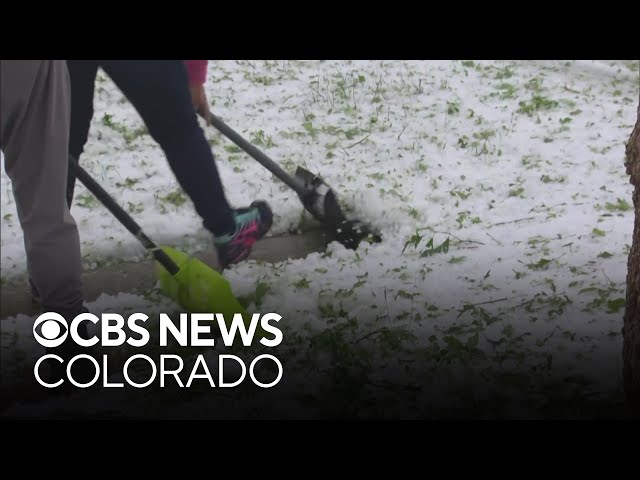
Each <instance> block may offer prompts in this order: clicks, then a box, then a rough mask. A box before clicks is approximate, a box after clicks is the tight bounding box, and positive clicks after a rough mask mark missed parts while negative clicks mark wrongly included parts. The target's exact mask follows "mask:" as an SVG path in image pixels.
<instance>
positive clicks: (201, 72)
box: [184, 60, 209, 86]
mask: <svg viewBox="0 0 640 480" xmlns="http://www.w3.org/2000/svg"><path fill="white" fill-rule="evenodd" d="M184 63H185V66H186V67H187V73H188V74H189V85H191V86H199V85H204V83H205V82H206V81H207V66H208V65H209V60H185V61H184Z"/></svg>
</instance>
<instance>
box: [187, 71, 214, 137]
mask: <svg viewBox="0 0 640 480" xmlns="http://www.w3.org/2000/svg"><path fill="white" fill-rule="evenodd" d="M184 64H185V66H186V68H187V73H188V74H189V91H190V92H191V101H192V103H193V107H194V108H195V109H196V112H198V114H199V115H200V116H202V117H203V118H204V119H205V120H206V122H207V124H209V120H210V118H211V117H210V113H209V102H208V101H207V94H206V93H205V90H204V84H205V82H206V81H207V67H208V66H209V61H208V60H184Z"/></svg>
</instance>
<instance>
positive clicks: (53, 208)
mask: <svg viewBox="0 0 640 480" xmlns="http://www.w3.org/2000/svg"><path fill="white" fill-rule="evenodd" d="M0 63H1V65H2V68H1V79H0V80H1V81H0V90H1V95H0V96H1V100H0V103H1V105H2V107H1V108H0V142H1V147H2V151H3V152H4V155H5V169H6V172H7V175H8V177H9V178H10V179H11V182H12V187H13V192H14V197H15V201H16V209H17V213H18V218H19V221H20V225H21V227H22V230H23V235H24V244H25V250H26V255H27V268H28V271H29V274H30V277H31V279H32V281H33V283H34V285H35V287H36V288H37V290H38V293H39V295H40V299H41V303H42V306H43V308H44V309H45V311H56V312H60V313H61V314H63V315H73V314H75V313H76V312H80V311H81V310H82V308H83V300H84V296H83V288H82V280H81V268H82V258H81V254H80V240H79V235H78V228H77V225H76V223H75V221H74V219H73V217H72V216H71V214H70V213H69V208H68V206H67V202H66V196H65V192H66V184H67V167H68V141H69V75H68V71H67V66H66V64H65V62H64V61H63V60H29V61H9V60H2V61H1V62H0Z"/></svg>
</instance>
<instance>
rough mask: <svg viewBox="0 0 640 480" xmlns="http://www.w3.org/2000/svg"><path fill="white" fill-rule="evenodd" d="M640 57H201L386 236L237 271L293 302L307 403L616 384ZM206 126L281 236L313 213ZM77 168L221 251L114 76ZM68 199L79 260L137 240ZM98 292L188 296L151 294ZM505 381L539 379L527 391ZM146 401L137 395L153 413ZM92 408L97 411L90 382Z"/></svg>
mask: <svg viewBox="0 0 640 480" xmlns="http://www.w3.org/2000/svg"><path fill="white" fill-rule="evenodd" d="M638 69H639V64H638V61H606V62H605V61H522V62H517V61H406V62H405V61H321V62H317V61H306V62H305V61H222V62H217V61H216V62H214V61H212V62H210V66H209V77H208V81H207V84H206V89H207V93H208V95H209V99H210V101H211V102H212V104H213V106H212V109H213V111H214V112H215V113H216V114H217V115H219V116H220V117H221V118H222V119H224V120H225V122H226V123H227V124H229V125H230V126H231V127H232V128H234V129H236V130H237V131H238V132H239V133H241V134H242V135H243V136H245V137H246V138H248V139H250V140H251V141H252V142H253V143H254V144H255V145H256V146H258V147H259V148H261V149H263V150H264V151H265V152H266V153H267V154H268V155H269V156H271V157H272V158H274V159H275V160H276V161H278V162H279V163H280V164H281V165H282V166H283V167H284V168H285V169H288V170H290V171H293V168H294V166H295V165H302V166H304V167H305V168H307V169H309V170H310V171H312V172H315V173H319V174H321V175H322V177H323V178H324V179H325V180H326V181H327V183H328V184H329V185H331V186H332V187H333V188H334V189H335V191H336V193H337V194H338V195H339V198H340V202H341V204H342V205H343V206H345V207H346V209H347V210H348V211H349V212H352V215H353V216H357V217H359V218H362V219H364V220H367V221H369V222H370V223H372V224H374V225H375V226H377V227H378V228H380V229H381V231H382V234H383V236H384V241H383V242H382V243H380V244H376V245H363V246H361V247H360V248H359V249H358V250H357V251H350V250H345V249H344V248H343V247H342V246H341V245H339V244H331V245H330V246H329V248H328V250H327V251H326V252H323V253H313V254H310V255H309V256H307V257H306V258H304V259H299V260H290V261H284V262H281V263H277V264H270V263H261V262H256V261H249V262H245V263H242V264H240V265H237V266H235V267H233V268H231V269H230V270H229V271H227V273H226V277H227V279H228V280H229V281H230V283H231V285H232V288H233V290H234V292H235V293H236V294H237V295H238V296H240V297H243V298H244V299H245V301H246V302H247V304H248V305H249V309H250V310H252V311H259V312H266V311H275V312H278V313H280V314H281V315H282V316H283V320H282V321H281V322H280V324H281V325H280V326H281V327H282V328H283V329H284V338H285V341H284V344H283V346H282V347H281V348H279V350H278V352H279V353H278V354H279V355H280V358H282V359H283V364H284V366H285V376H286V378H287V382H290V383H289V385H292V386H295V388H292V389H291V391H293V392H296V402H297V403H296V405H298V406H299V410H298V411H297V412H298V413H297V414H300V415H306V414H312V413H313V414H319V415H320V414H332V413H335V414H338V412H340V414H357V415H360V416H368V415H388V416H393V415H394V414H399V412H403V413H405V414H410V415H430V414H436V413H435V412H445V411H446V412H451V413H452V414H454V415H455V412H456V411H461V409H464V410H465V411H474V412H476V413H477V414H478V415H485V414H486V415H492V414H499V415H503V414H504V415H511V414H514V415H518V414H524V412H529V413H530V412H535V414H540V415H544V414H546V413H549V414H580V413H584V412H591V411H595V410H594V409H597V408H598V404H599V403H598V402H600V401H605V400H607V401H610V400H611V399H612V398H613V399H619V398H620V395H621V382H620V373H619V372H620V369H621V363H622V362H621V355H620V352H621V344H622V341H621V338H622V337H621V327H622V312H623V310H624V298H625V280H626V262H627V255H628V252H629V248H630V242H631V232H632V225H633V223H632V222H633V216H632V215H633V212H632V205H631V185H630V183H629V178H628V176H627V175H626V174H625V170H624V145H625V142H626V141H627V139H628V138H629V135H630V133H631V130H632V128H633V124H634V122H635V116H636V107H637V104H638V96H639V89H640V87H639V85H638V83H639V82H638ZM205 131H206V135H207V138H208V139H209V141H210V144H211V147H212V149H213V151H214V153H215V155H216V157H217V161H218V166H219V169H220V172H221V175H222V177H223V181H224V183H225V187H226V191H227V195H228V197H229V199H230V201H231V202H232V203H233V204H235V205H237V206H241V205H246V204H248V203H250V202H251V201H252V200H254V199H257V198H263V199H266V200H268V201H269V202H270V203H271V205H272V207H273V210H274V213H275V218H274V225H273V229H272V232H271V234H273V235H277V234H284V233H287V232H290V233H293V234H294V233H295V232H296V231H299V230H300V229H304V228H307V226H308V225H309V224H310V223H311V221H310V219H309V215H308V213H306V211H305V210H304V208H303V207H302V206H301V204H300V201H299V199H298V197H297V196H296V194H295V193H294V192H292V191H291V190H290V189H288V187H286V186H285V185H284V184H283V183H282V182H280V181H279V180H277V179H276V178H274V177H273V176H272V175H271V174H270V173H269V172H268V171H267V170H265V169H264V168H263V167H262V166H260V165H259V164H258V163H257V162H255V161H254V160H252V159H251V158H250V157H248V156H247V155H245V154H244V153H243V152H242V151H241V150H239V149H238V148H237V147H235V146H234V145H233V144H232V143H231V142H229V141H228V140H226V139H225V138H224V137H222V136H221V135H220V134H218V133H217V132H216V131H215V130H213V129H205ZM82 163H83V165H84V167H85V168H86V169H87V170H88V171H89V172H90V173H92V174H93V175H95V177H96V178H97V179H98V181H100V182H101V184H102V185H103V186H105V188H106V189H107V190H108V191H110V192H111V193H113V194H114V195H116V196H117V198H118V200H119V201H120V202H121V204H122V205H124V206H125V207H126V209H127V210H128V211H129V212H131V213H132V214H133V215H134V217H135V218H136V219H138V221H139V223H141V224H142V225H143V228H144V229H145V231H146V232H147V233H148V234H149V236H151V237H152V238H154V239H155V240H157V241H158V242H159V243H163V244H170V245H173V246H176V247H178V248H180V249H182V250H183V251H196V250H201V249H203V248H210V246H211V238H210V236H209V235H208V233H207V232H206V231H204V230H203V228H202V226H201V222H200V220H199V218H198V217H197V215H196V214H195V212H194V210H193V207H192V205H191V203H190V201H189V199H188V198H187V197H186V196H185V195H184V193H183V192H182V191H181V190H180V188H179V186H178V185H177V183H176V180H175V177H174V176H173V175H172V173H171V171H170V169H169V167H168V165H167V162H166V160H165V159H164V156H163V154H162V151H161V150H160V148H159V147H158V146H157V145H156V144H155V143H154V141H153V140H152V139H151V138H150V136H149V135H148V133H147V131H146V129H145V126H144V124H143V123H142V121H141V119H140V117H139V116H138V115H137V113H136V112H135V110H134V109H133V107H132V106H131V105H130V104H129V103H128V102H127V101H126V99H125V98H124V97H123V95H122V94H121V93H120V92H119V90H118V89H117V88H116V87H115V86H114V85H113V84H112V83H111V81H110V80H109V79H108V77H106V76H105V75H104V74H103V73H102V72H101V73H100V74H99V77H98V81H97V85H96V100H95V116H94V119H93V123H92V126H91V132H90V138H89V142H88V145H87V147H86V150H85V153H84V155H83V157H82ZM1 188H2V192H3V195H2V220H1V221H2V244H1V247H2V282H3V283H7V282H8V283H11V282H25V268H26V266H25V256H24V247H23V243H22V235H21V230H20V227H19V224H18V221H17V217H16V212H15V204H14V202H13V197H12V194H11V186H10V182H9V180H8V178H7V176H6V174H4V171H3V174H2V178H1ZM73 214H74V216H75V218H76V219H77V221H78V224H79V227H80V236H81V240H82V251H83V256H84V263H85V268H86V269H88V270H90V269H95V268H100V267H101V266H103V265H105V264H109V263H114V262H115V263H117V262H122V261H132V260H133V261H135V260H136V259H140V258H143V257H146V253H145V252H144V251H143V249H142V248H141V247H140V245H139V244H138V242H137V241H136V240H135V239H134V238H133V237H132V236H131V235H130V234H129V233H128V232H127V231H126V230H125V229H124V228H122V227H121V226H120V225H119V224H118V223H117V222H116V221H115V220H114V218H113V217H112V216H111V214H110V213H109V212H108V211H107V210H106V209H104V208H103V207H102V206H101V205H100V203H99V202H98V201H97V200H96V199H95V198H94V197H93V196H92V195H91V194H90V193H88V192H87V191H86V190H85V189H84V187H83V186H82V185H79V186H78V187H77V190H76V197H75V206H74V208H73ZM283 299H286V302H283ZM88 306H89V308H92V309H107V308H108V309H112V310H116V311H119V312H126V311H127V309H128V310H129V311H134V310H136V309H138V310H139V309H143V311H145V312H149V313H151V312H154V311H156V312H160V311H172V310H175V309H176V306H175V305H172V304H171V303H170V302H169V301H168V300H166V299H164V298H162V297H161V296H160V295H158V293H157V292H155V291H153V290H151V291H149V292H148V294H147V295H145V296H139V295H130V294H124V293H123V294H121V295H118V296H106V295H105V296H103V297H101V298H100V299H99V300H98V301H96V302H95V303H93V304H89V305H88ZM30 321H31V322H32V319H29V318H27V317H26V316H20V315H19V316H17V317H15V318H12V319H7V320H4V321H2V348H3V358H4V359H6V358H12V359H15V364H14V365H13V366H12V369H13V371H14V372H15V373H16V374H18V373H19V372H21V371H22V372H24V371H25V370H24V369H27V370H28V368H29V358H30V356H29V353H28V352H24V353H22V354H18V353H17V352H20V349H21V348H24V345H26V343H27V340H26V339H25V338H24V337H30V335H31V324H30ZM21 345H23V347H21ZM5 363H6V362H5ZM4 368H7V367H6V365H3V369H4ZM205 390H207V389H205ZM242 392H243V391H241V390H238V393H237V395H244V394H245V393H242ZM398 392H402V393H401V394H399V393H398ZM434 392H437V394H434ZM514 392H520V393H522V392H527V393H526V395H525V396H524V397H523V398H524V400H523V399H522V398H521V397H520V396H519V397H518V401H517V402H515V401H510V399H513V398H515V397H514V395H515V394H514ZM136 394H137V395H138V397H140V395H141V394H140V392H137V393H136ZM123 395H126V393H124V392H123ZM225 395H229V394H228V392H225ZM246 395H247V398H249V400H247V401H246V402H245V403H243V404H242V405H243V406H242V407H240V406H238V405H240V404H238V403H233V404H232V403H229V404H225V405H227V407H228V408H227V407H225V408H227V410H228V411H231V410H233V411H236V412H239V411H240V410H242V409H247V410H246V411H251V412H257V413H255V414H256V415H258V416H259V415H260V414H261V413H260V412H261V411H260V410H259V409H257V408H258V407H257V406H256V405H258V400H256V401H255V402H254V403H252V402H251V401H250V398H253V397H251V396H250V395H249V394H248V393H246ZM256 395H257V394H256ZM138 397H136V399H137V400H135V401H134V400H132V401H131V402H129V403H128V407H127V411H128V412H133V411H136V408H138V411H140V412H142V413H144V414H148V415H153V414H154V408H152V407H150V406H149V404H148V402H146V401H145V400H144V399H142V398H138ZM142 397H144V396H142ZM552 397H553V402H551V400H550V398H552ZM222 398H226V397H224V396H222V395H221V394H218V393H215V394H214V393H209V394H204V393H203V392H202V391H198V390H195V391H194V393H193V395H190V396H188V400H187V397H185V396H184V392H183V394H182V396H180V395H178V394H176V398H175V405H174V406H173V407H172V408H174V409H175V410H174V411H175V412H180V411H184V409H185V408H194V405H200V406H202V405H205V404H210V403H212V401H213V400H212V399H218V403H217V404H216V405H217V408H219V410H218V412H219V413H220V412H224V411H225V408H223V407H221V406H220V405H221V404H220V402H223V400H221V399H222ZM255 398H256V399H257V398H259V395H258V397H255ZM372 398H375V399H376V402H372V401H370V400H371V399H372ZM136 402H137V403H136ZM214 403H215V402H214ZM231 405H235V406H233V407H231ZM20 408H23V409H25V410H24V411H28V410H26V409H27V407H20V406H15V408H14V412H19V411H20ZM51 408H52V409H54V410H55V409H60V408H63V404H62V403H60V404H56V405H53V404H52V407H51ZM86 408H87V409H93V410H92V411H100V408H103V407H101V406H100V403H99V400H98V399H97V398H96V403H95V404H91V402H87V404H86ZM104 408H105V409H108V406H104ZM158 408H159V407H158ZM162 408H164V409H167V408H169V407H168V406H166V405H165V406H163V407H162ZM234 409H235V410H234ZM256 409H257V410H256ZM242 411H245V410H242ZM288 413H289V414H291V415H294V413H293V411H292V410H290V411H289V412H288ZM220 414H221V413H220ZM262 414H265V415H266V413H265V412H262Z"/></svg>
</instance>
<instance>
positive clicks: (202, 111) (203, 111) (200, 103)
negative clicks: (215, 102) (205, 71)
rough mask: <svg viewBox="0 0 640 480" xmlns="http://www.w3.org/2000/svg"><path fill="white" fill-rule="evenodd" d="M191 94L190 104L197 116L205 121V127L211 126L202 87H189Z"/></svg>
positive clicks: (207, 104)
mask: <svg viewBox="0 0 640 480" xmlns="http://www.w3.org/2000/svg"><path fill="white" fill-rule="evenodd" d="M189 91H190V92H191V102H192V103H193V107H194V108H195V109H196V112H197V113H198V115H200V116H201V117H202V118H204V119H205V121H206V122H207V125H210V124H211V112H210V110H209V102H208V100H207V94H206V92H205V91H204V85H191V86H190V87H189Z"/></svg>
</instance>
